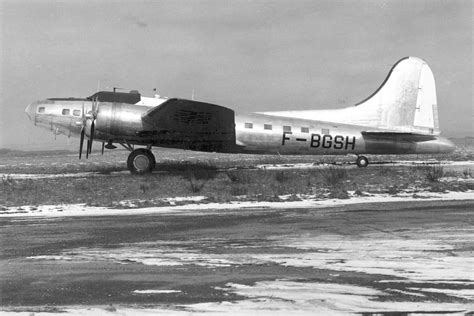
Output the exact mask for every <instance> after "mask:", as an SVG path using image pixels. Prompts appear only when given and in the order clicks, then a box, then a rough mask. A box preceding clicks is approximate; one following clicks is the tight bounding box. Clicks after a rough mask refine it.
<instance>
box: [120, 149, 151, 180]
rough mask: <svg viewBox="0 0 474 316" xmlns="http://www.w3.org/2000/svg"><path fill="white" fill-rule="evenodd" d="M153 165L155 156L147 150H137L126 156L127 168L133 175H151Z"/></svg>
mask: <svg viewBox="0 0 474 316" xmlns="http://www.w3.org/2000/svg"><path fill="white" fill-rule="evenodd" d="M155 165H156V160H155V156H154V155H153V153H152V152H151V150H149V149H145V148H138V149H135V150H133V151H132V152H131V153H130V155H128V159H127V167H128V170H130V172H131V173H133V174H145V173H151V172H152V171H153V169H155Z"/></svg>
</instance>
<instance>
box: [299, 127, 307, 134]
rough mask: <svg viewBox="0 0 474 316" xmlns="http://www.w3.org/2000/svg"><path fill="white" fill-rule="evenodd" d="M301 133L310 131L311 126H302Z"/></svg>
mask: <svg viewBox="0 0 474 316" xmlns="http://www.w3.org/2000/svg"><path fill="white" fill-rule="evenodd" d="M301 133H309V128H308V127H302V128H301Z"/></svg>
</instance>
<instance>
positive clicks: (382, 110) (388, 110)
mask: <svg viewBox="0 0 474 316" xmlns="http://www.w3.org/2000/svg"><path fill="white" fill-rule="evenodd" d="M356 108H357V109H358V110H357V112H358V113H355V114H356V116H359V117H360V118H361V119H362V118H363V117H365V116H371V117H372V118H373V119H374V122H373V123H372V124H370V123H369V122H367V123H369V124H370V125H373V124H374V123H376V126H377V127H380V128H387V129H393V130H401V131H409V132H423V133H430V134H435V133H438V132H439V131H438V129H439V126H438V108H437V102H436V87H435V82H434V77H433V73H432V72H431V69H430V67H429V66H428V65H427V64H426V63H425V62H424V61H423V60H421V59H419V58H416V57H406V58H403V59H401V60H400V61H398V62H397V63H396V64H395V65H394V66H393V68H392V69H391V70H390V73H389V74H388V76H387V78H386V79H385V81H384V82H383V84H382V85H381V86H380V88H379V89H377V90H376V91H375V92H374V93H373V94H372V95H371V96H370V97H369V98H367V99H366V100H364V101H362V102H360V103H358V104H357V105H356ZM359 111H360V112H359ZM364 125H365V124H364Z"/></svg>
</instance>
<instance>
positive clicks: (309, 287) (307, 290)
mask: <svg viewBox="0 0 474 316" xmlns="http://www.w3.org/2000/svg"><path fill="white" fill-rule="evenodd" d="M225 290H227V291H229V292H233V293H236V294H239V295H242V296H246V297H247V299H244V300H239V301H233V302H228V301H223V302H211V303H198V304H187V305H177V306H174V308H173V307H171V306H156V307H154V308H145V307H143V308H133V307H129V306H120V305H118V306H104V307H98V306H95V307H87V308H85V307H66V308H64V311H66V312H67V314H68V315H189V314H208V313H212V314H214V315H263V316H265V315H269V316H278V315H315V314H324V315H348V314H355V313H369V312H373V313H381V312H393V311H406V312H408V313H410V312H412V313H417V312H419V313H422V314H430V312H431V313H436V314H441V313H449V314H450V315H464V314H465V313H466V312H467V311H470V310H472V308H473V307H474V306H473V305H467V304H460V303H438V302H406V301H405V302H391V301H385V302H380V301H375V300H374V299H376V297H377V296H383V295H384V293H383V292H380V291H378V290H375V289H370V288H365V287H361V286H353V285H346V284H327V283H304V282H294V281H289V280H275V281H262V282H257V283H256V284H255V285H253V286H247V285H242V284H236V283H228V284H226V287H225ZM4 313H5V315H28V312H24V313H14V312H4ZM417 314H418V313H417ZM35 315H48V314H47V313H41V312H36V313H35ZM49 315H51V314H49Z"/></svg>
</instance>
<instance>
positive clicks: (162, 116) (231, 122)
mask: <svg viewBox="0 0 474 316" xmlns="http://www.w3.org/2000/svg"><path fill="white" fill-rule="evenodd" d="M142 122H143V126H144V130H143V131H140V132H139V133H138V135H142V136H152V138H153V140H154V141H155V142H157V143H159V144H160V145H164V146H166V145H172V146H173V147H181V148H185V149H192V150H201V151H231V150H232V149H233V148H234V147H235V115H234V111H233V110H231V109H228V108H225V107H223V106H219V105H215V104H210V103H204V102H197V101H192V100H184V99H176V98H173V99H169V100H167V101H166V102H164V103H162V104H160V105H158V106H156V107H154V108H151V109H150V110H148V111H147V112H145V113H144V114H143V115H142Z"/></svg>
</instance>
